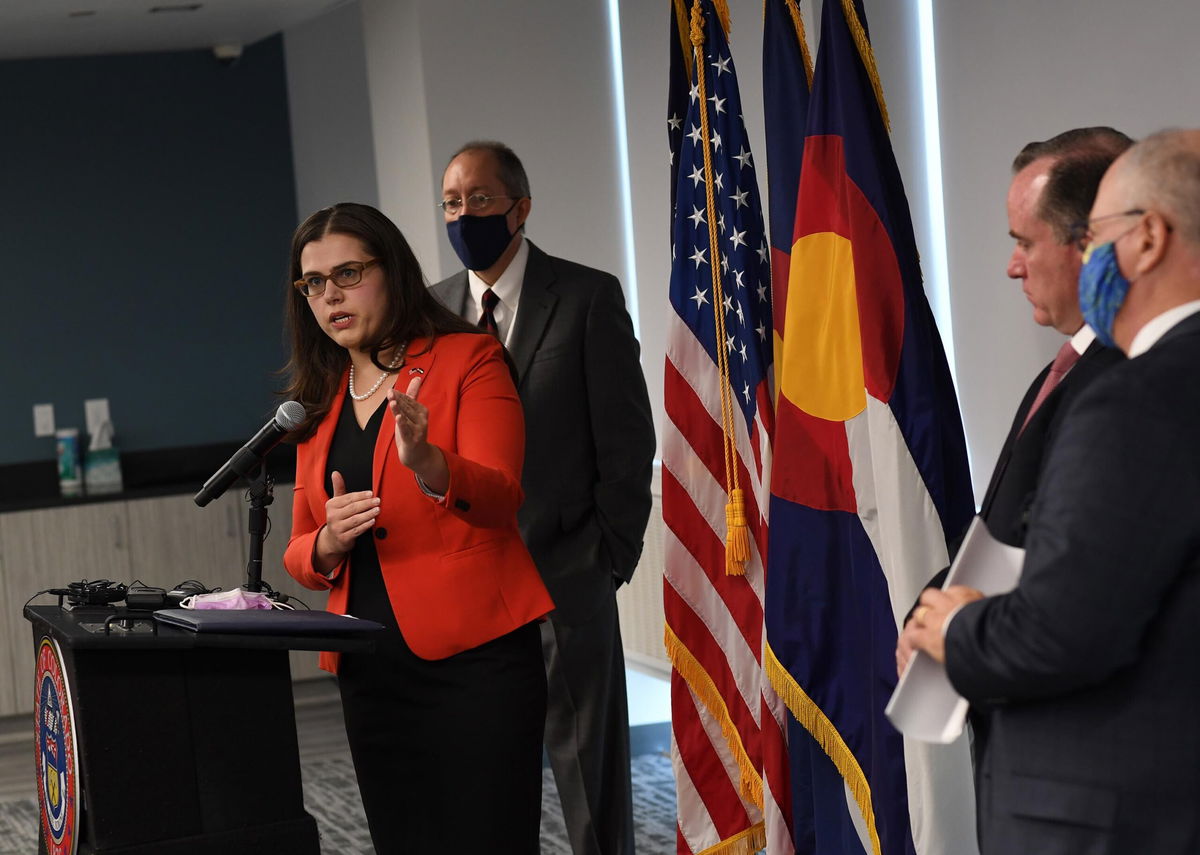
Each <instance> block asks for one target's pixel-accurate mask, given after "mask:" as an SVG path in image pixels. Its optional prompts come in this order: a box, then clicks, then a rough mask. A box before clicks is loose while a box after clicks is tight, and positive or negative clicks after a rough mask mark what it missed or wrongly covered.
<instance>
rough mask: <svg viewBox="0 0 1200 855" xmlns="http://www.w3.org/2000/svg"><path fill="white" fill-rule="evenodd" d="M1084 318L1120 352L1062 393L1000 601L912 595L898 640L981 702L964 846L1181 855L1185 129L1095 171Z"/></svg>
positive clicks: (1198, 843)
mask: <svg viewBox="0 0 1200 855" xmlns="http://www.w3.org/2000/svg"><path fill="white" fill-rule="evenodd" d="M1079 231H1080V233H1081V235H1082V237H1083V239H1084V240H1085V241H1086V243H1087V244H1088V249H1087V251H1086V252H1085V261H1084V265H1083V268H1082V270H1081V273H1080V302H1081V308H1082V311H1083V316H1084V319H1085V320H1086V321H1087V322H1088V324H1089V325H1090V326H1091V327H1092V328H1093V329H1094V330H1095V332H1096V335H1097V337H1098V338H1099V339H1100V340H1101V341H1103V342H1106V343H1115V345H1116V346H1117V347H1119V348H1120V349H1121V350H1122V351H1123V352H1125V353H1126V354H1127V355H1128V357H1129V360H1128V361H1127V362H1124V363H1122V364H1120V365H1117V366H1115V367H1113V368H1112V369H1110V370H1109V371H1108V372H1106V374H1105V376H1104V377H1102V378H1099V379H1098V380H1096V382H1095V383H1093V384H1092V385H1091V386H1090V387H1089V388H1088V389H1087V390H1086V391H1085V392H1084V393H1083V394H1081V395H1080V396H1079V397H1078V398H1077V400H1076V401H1074V402H1073V403H1072V405H1071V407H1070V409H1069V411H1068V413H1067V415H1066V418H1065V419H1064V421H1063V424H1062V428H1061V430H1060V432H1059V433H1058V435H1057V437H1056V438H1055V440H1054V442H1053V444H1052V446H1051V448H1050V451H1049V453H1048V457H1047V460H1046V463H1045V468H1044V470H1043V473H1042V476H1041V479H1040V482H1041V485H1042V486H1041V487H1040V488H1039V490H1038V497H1037V500H1036V502H1035V504H1034V506H1033V509H1032V514H1031V518H1030V525H1029V532H1028V535H1027V539H1026V556H1025V564H1024V571H1023V575H1022V577H1021V581H1020V583H1019V584H1018V586H1017V587H1016V589H1015V590H1013V591H1012V592H1010V593H1008V594H1003V595H1001V596H997V597H988V598H984V599H978V594H977V592H972V591H970V590H969V589H965V588H950V589H948V590H947V591H944V592H943V591H937V590H927V591H926V592H925V593H924V594H923V595H922V598H921V606H919V607H918V608H917V610H916V611H915V613H914V616H913V622H912V625H911V626H910V629H909V630H907V631H906V633H907V634H909V635H910V640H911V641H912V642H913V644H914V645H915V646H916V647H917V648H918V649H922V650H925V651H926V652H928V653H929V654H930V655H931V656H933V657H934V658H935V659H938V660H939V661H944V662H945V664H946V669H947V673H948V675H949V677H950V680H951V683H952V684H953V685H954V687H955V689H956V690H957V691H958V692H959V693H960V694H962V695H963V696H964V697H965V698H967V700H968V701H970V703H971V704H972V706H973V707H976V708H983V709H987V710H990V711H991V716H990V718H991V724H992V736H991V744H990V747H989V750H988V752H987V754H986V757H985V766H984V768H983V769H982V770H981V771H982V776H981V777H982V780H981V784H982V787H983V789H982V790H981V792H980V794H979V801H980V806H981V809H982V811H981V832H982V843H983V851H984V852H985V853H986V855H993V853H1018V852H1019V853H1038V855H1057V854H1058V853H1062V855H1080V853H1135V852H1137V853H1141V852H1146V853H1155V855H1174V853H1178V855H1184V853H1187V854H1188V855H1191V853H1195V852H1198V851H1200V811H1197V809H1196V807H1197V804H1200V664H1198V663H1200V513H1198V512H1197V509H1196V508H1197V499H1198V497H1200V442H1198V441H1197V438H1198V437H1200V383H1197V382H1196V371H1197V367H1198V366H1200V131H1186V132H1184V131H1174V132H1165V133H1161V134H1156V135H1154V136H1152V137H1150V138H1148V139H1147V140H1145V141H1144V142H1142V143H1139V144H1137V145H1135V146H1134V147H1133V148H1131V149H1130V150H1129V151H1128V152H1127V153H1126V154H1124V155H1122V156H1121V157H1120V158H1118V160H1117V161H1116V163H1114V165H1113V166H1112V167H1111V168H1110V169H1109V171H1108V173H1107V174H1106V175H1105V177H1104V180H1103V181H1102V182H1101V185H1100V191H1099V193H1098V194H1097V196H1096V201H1095V204H1094V205H1093V207H1092V211H1091V216H1090V218H1089V219H1088V220H1087V221H1086V222H1084V223H1081V224H1080V229H1079Z"/></svg>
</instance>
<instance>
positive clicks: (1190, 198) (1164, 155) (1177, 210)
mask: <svg viewBox="0 0 1200 855" xmlns="http://www.w3.org/2000/svg"><path fill="white" fill-rule="evenodd" d="M1112 178H1113V183H1114V185H1115V187H1116V188H1118V189H1119V190H1120V191H1121V192H1122V194H1123V195H1124V197H1125V198H1126V199H1127V200H1129V201H1130V204H1136V205H1137V206H1139V207H1142V208H1146V209H1149V210H1155V211H1158V212H1159V213H1161V214H1162V215H1163V217H1165V218H1166V220H1167V222H1168V223H1170V224H1171V225H1172V227H1173V228H1174V230H1175V231H1176V232H1177V233H1178V234H1179V236H1180V237H1181V238H1183V239H1184V240H1185V241H1187V242H1188V243H1190V244H1193V245H1196V246H1200V130H1186V131H1180V130H1171V131H1160V132H1159V133H1156V134H1154V135H1152V136H1149V137H1146V139H1144V140H1142V141H1141V142H1140V143H1138V144H1137V145H1135V146H1133V147H1132V148H1131V149H1129V151H1127V152H1126V153H1125V154H1124V155H1122V156H1121V157H1120V158H1119V159H1118V160H1117V162H1116V163H1114V164H1113V169H1112ZM1134 200H1136V201H1134Z"/></svg>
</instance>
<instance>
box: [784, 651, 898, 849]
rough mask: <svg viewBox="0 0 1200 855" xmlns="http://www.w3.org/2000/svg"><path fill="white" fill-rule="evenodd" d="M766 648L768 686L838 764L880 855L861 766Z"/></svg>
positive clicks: (869, 791)
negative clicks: (769, 682) (769, 684)
mask: <svg viewBox="0 0 1200 855" xmlns="http://www.w3.org/2000/svg"><path fill="white" fill-rule="evenodd" d="M765 648H766V649H765V655H764V656H763V659H764V660H765V665H766V671H767V677H768V678H769V679H770V681H771V686H772V687H773V688H774V689H775V693H776V694H777V695H779V697H780V699H781V700H782V701H783V702H784V704H786V705H787V708H788V709H789V710H791V712H792V715H794V716H795V717H796V721H798V722H800V724H801V725H803V726H804V729H805V730H807V731H808V732H809V733H810V734H811V735H812V737H813V739H815V740H816V741H817V744H818V745H820V746H821V749H822V750H823V751H824V752H825V753H826V754H828V755H829V759H830V760H832V761H833V765H834V766H836V767H837V770H838V772H839V773H840V774H841V776H842V780H844V781H845V782H846V786H847V787H849V788H850V792H851V793H852V794H853V795H854V801H855V802H857V803H858V810H859V812H860V813H861V814H862V817H863V820H864V821H865V822H866V824H867V833H868V834H869V835H870V836H871V851H872V853H873V855H881V853H882V852H883V847H882V846H881V844H880V842H879V832H878V830H877V829H876V828H875V808H874V807H873V806H872V804H871V785H870V784H869V783H867V776H866V775H865V774H863V770H862V767H861V766H859V765H858V759H857V758H856V757H855V756H854V754H853V752H851V751H850V746H848V745H846V742H845V740H843V739H842V735H841V734H840V733H838V731H837V728H836V727H834V726H833V722H831V721H830V720H829V718H828V717H827V716H826V715H825V713H824V712H823V711H822V710H821V708H820V707H818V706H817V705H816V703H815V702H814V701H813V699H812V698H810V697H809V696H808V693H807V692H805V691H804V689H802V688H800V684H799V683H797V682H796V679H795V678H794V677H793V676H792V675H791V674H790V673H788V670H787V669H786V668H784V667H783V663H782V662H780V661H779V660H778V659H777V658H776V657H775V651H774V650H772V649H771V645H770V644H767V645H765Z"/></svg>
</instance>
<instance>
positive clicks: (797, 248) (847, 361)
mask: <svg viewBox="0 0 1200 855" xmlns="http://www.w3.org/2000/svg"><path fill="white" fill-rule="evenodd" d="M775 370H776V373H777V375H778V382H779V391H780V393H781V394H782V395H784V396H785V397H786V398H787V399H788V400H789V401H791V402H792V403H793V404H794V405H795V406H796V407H798V408H799V409H801V410H803V411H804V412H806V413H808V414H809V415H811V416H816V417H817V418H821V419H827V420H829V421H837V422H844V421H847V420H849V419H852V418H854V416H856V415H858V414H859V413H861V412H862V411H863V409H865V408H866V406H867V393H866V389H865V380H864V378H863V354H862V333H861V332H860V329H859V318H858V294H857V290H856V288H855V281H854V254H853V250H852V248H851V245H850V241H849V240H847V239H846V238H844V237H842V236H841V235H837V234H834V233H833V232H817V233H815V234H810V235H805V236H804V237H802V238H800V239H799V240H797V241H796V243H795V244H794V245H793V246H792V259H791V268H790V270H789V273H788V292H787V310H786V312H785V314H784V325H783V348H782V354H781V359H779V360H778V361H777V362H776V369H775Z"/></svg>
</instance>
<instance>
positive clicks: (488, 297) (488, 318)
mask: <svg viewBox="0 0 1200 855" xmlns="http://www.w3.org/2000/svg"><path fill="white" fill-rule="evenodd" d="M480 303H481V304H482V311H481V312H480V313H479V327H480V329H485V330H487V331H488V332H490V333H491V334H492V335H494V336H495V337H496V338H500V327H498V326H496V306H497V305H499V303H500V298H499V297H497V296H496V292H495V291H493V290H492V289H491V288H488V289H487V290H486V291H484V292H483V299H482V300H480Z"/></svg>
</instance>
